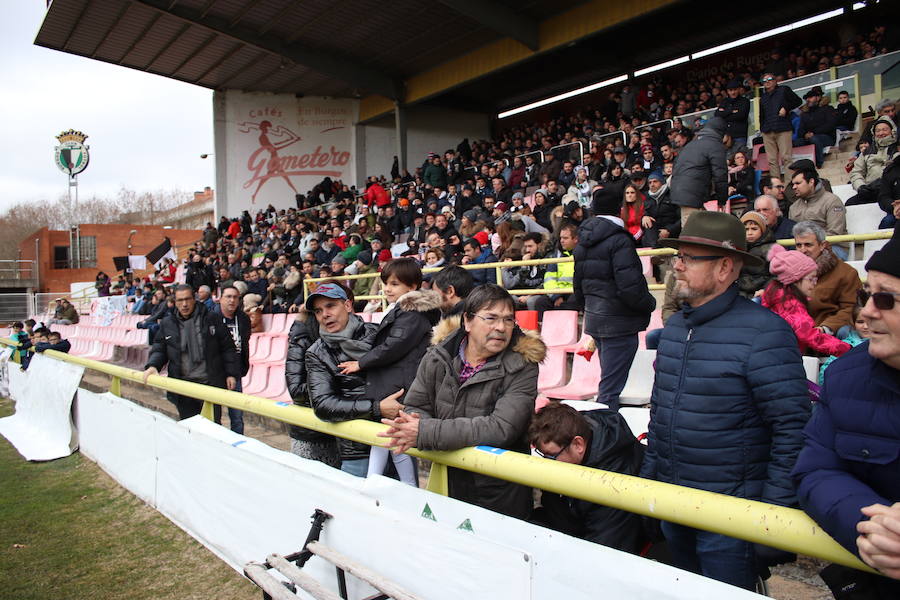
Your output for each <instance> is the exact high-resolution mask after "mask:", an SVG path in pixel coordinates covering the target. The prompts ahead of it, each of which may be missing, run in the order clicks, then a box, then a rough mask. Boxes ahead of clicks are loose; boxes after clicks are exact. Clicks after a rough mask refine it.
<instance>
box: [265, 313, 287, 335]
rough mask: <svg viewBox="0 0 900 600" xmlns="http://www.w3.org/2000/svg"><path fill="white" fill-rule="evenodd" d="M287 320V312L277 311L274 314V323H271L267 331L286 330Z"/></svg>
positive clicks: (279, 331)
mask: <svg viewBox="0 0 900 600" xmlns="http://www.w3.org/2000/svg"><path fill="white" fill-rule="evenodd" d="M286 320H287V314H286V313H276V314H274V315H272V323H271V324H270V325H269V329H267V330H266V332H267V333H281V332H282V331H284V322H285V321H286Z"/></svg>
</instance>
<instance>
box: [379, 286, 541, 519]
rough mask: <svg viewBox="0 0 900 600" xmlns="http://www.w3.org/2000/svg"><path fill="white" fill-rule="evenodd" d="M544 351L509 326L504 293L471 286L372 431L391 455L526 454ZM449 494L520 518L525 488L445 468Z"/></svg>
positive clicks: (525, 513) (526, 501)
mask: <svg viewBox="0 0 900 600" xmlns="http://www.w3.org/2000/svg"><path fill="white" fill-rule="evenodd" d="M545 353H546V347H545V346H544V343H543V342H542V341H541V340H540V338H539V337H537V336H536V335H534V336H533V335H530V334H527V333H525V332H523V331H522V330H520V329H519V328H518V327H517V326H516V319H515V304H514V301H513V298H512V296H510V295H509V293H508V292H507V291H506V290H504V289H503V288H501V287H499V286H497V285H495V284H491V283H488V284H485V285H482V286H479V287H477V288H475V289H474V290H473V291H472V293H471V294H469V296H468V298H466V301H465V305H464V308H463V312H462V319H461V320H460V319H459V318H456V317H453V318H448V319H444V320H443V321H441V322H440V323H439V324H438V326H437V330H436V332H435V337H434V345H433V346H432V347H431V348H430V349H429V350H428V353H427V354H425V357H424V358H423V359H422V362H421V363H420V365H419V371H418V374H417V375H416V379H415V380H414V381H413V383H412V385H411V386H410V389H409V391H408V392H407V394H406V401H405V403H404V404H405V408H404V410H403V412H401V413H400V414H399V415H398V416H397V417H396V418H394V419H382V423H385V424H386V425H390V428H389V429H388V431H387V432H385V433H381V434H379V435H380V436H382V437H388V438H391V442H390V445H391V447H393V448H395V450H396V451H397V452H405V451H406V450H409V449H410V448H413V447H415V448H418V449H419V450H457V449H460V448H466V447H468V446H477V445H486V446H493V447H496V448H501V449H509V450H515V451H519V452H524V453H527V452H528V442H527V440H526V434H527V431H528V423H529V421H530V420H531V415H532V413H533V412H534V398H535V396H536V395H537V376H538V364H539V363H540V362H541V361H542V360H543V359H544V355H545ZM448 484H449V495H450V496H451V497H452V498H456V499H457V500H463V501H465V502H469V503H472V504H476V505H478V506H482V507H484V508H488V509H490V510H493V511H496V512H499V513H502V514H506V515H510V516H514V517H517V518H520V519H527V518H528V517H529V515H530V514H531V509H532V494H531V489H530V488H527V487H524V486H521V485H517V484H514V483H508V482H504V481H500V480H497V479H494V478H492V477H487V476H485V475H478V474H475V473H471V472H468V471H462V470H457V469H450V471H449V473H448Z"/></svg>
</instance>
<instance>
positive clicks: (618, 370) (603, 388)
mask: <svg viewBox="0 0 900 600" xmlns="http://www.w3.org/2000/svg"><path fill="white" fill-rule="evenodd" d="M591 337H593V336H591ZM594 341H595V342H596V343H597V351H598V352H600V387H599V389H598V391H597V402H602V403H603V404H605V405H606V406H608V407H609V408H610V409H612V410H619V395H620V394H621V393H622V390H623V389H625V382H626V381H627V380H628V371H629V370H630V369H631V363H632V362H633V361H634V355H635V354H637V349H638V335H637V334H636V333H631V334H629V335H620V336H616V337H603V338H601V337H595V338H594Z"/></svg>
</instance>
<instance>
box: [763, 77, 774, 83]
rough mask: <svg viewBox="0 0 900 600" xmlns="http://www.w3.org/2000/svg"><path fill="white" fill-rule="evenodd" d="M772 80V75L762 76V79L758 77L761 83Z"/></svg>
mask: <svg viewBox="0 0 900 600" xmlns="http://www.w3.org/2000/svg"><path fill="white" fill-rule="evenodd" d="M774 80H775V78H774V77H763V78H762V79H760V81H762V82H763V83H765V82H767V81H774Z"/></svg>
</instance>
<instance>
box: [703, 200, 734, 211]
mask: <svg viewBox="0 0 900 600" xmlns="http://www.w3.org/2000/svg"><path fill="white" fill-rule="evenodd" d="M703 208H705V209H706V210H709V211H713V212H715V211H717V210H719V203H718V202H717V201H716V200H710V201H709V202H704V203H703ZM725 212H731V201H730V200H729V201H727V202H725Z"/></svg>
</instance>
